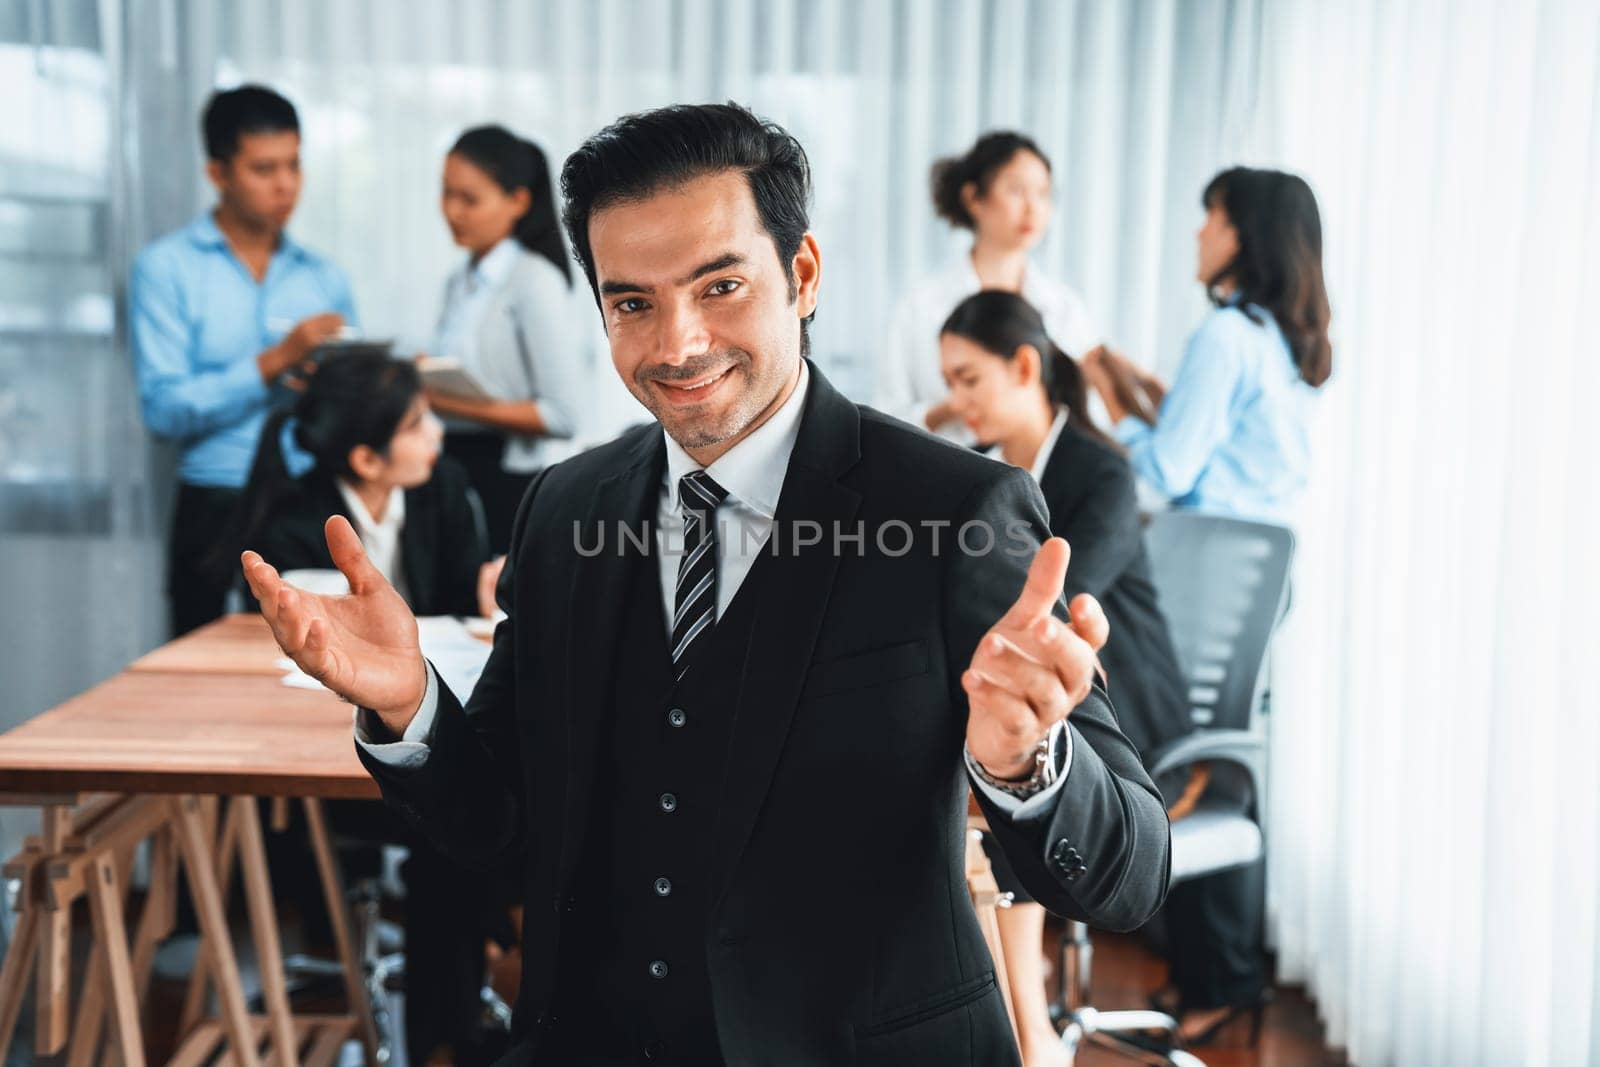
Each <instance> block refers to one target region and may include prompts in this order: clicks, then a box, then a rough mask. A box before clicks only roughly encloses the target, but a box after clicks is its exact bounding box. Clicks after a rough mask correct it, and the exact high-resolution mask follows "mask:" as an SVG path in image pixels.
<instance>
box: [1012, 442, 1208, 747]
mask: <svg viewBox="0 0 1600 1067" xmlns="http://www.w3.org/2000/svg"><path fill="white" fill-rule="evenodd" d="M1039 488H1040V490H1041V491H1042V492H1043V493H1044V502H1045V505H1046V507H1048V508H1049V509H1050V531H1051V532H1052V533H1054V534H1055V535H1056V536H1057V537H1064V538H1066V540H1067V543H1068V544H1069V545H1071V546H1072V564H1071V566H1070V567H1068V569H1067V586H1066V595H1067V599H1068V600H1070V599H1071V598H1073V597H1075V596H1077V595H1078V594H1079V593H1089V594H1091V595H1093V596H1094V598H1095V599H1096V600H1098V601H1100V606H1101V607H1102V608H1104V609H1105V613H1106V621H1107V622H1109V623H1110V624H1111V637H1110V639H1109V640H1108V641H1107V642H1106V647H1105V648H1104V649H1102V650H1101V653H1100V662H1101V663H1102V664H1103V665H1104V667H1105V669H1106V677H1107V688H1108V690H1109V692H1110V695H1111V700H1112V703H1113V704H1114V705H1115V706H1116V709H1117V722H1118V724H1119V725H1120V726H1121V727H1122V732H1123V733H1125V734H1126V735H1127V736H1128V740H1130V741H1132V742H1133V744H1134V747H1136V748H1138V749H1139V751H1140V752H1141V753H1144V754H1148V753H1150V752H1153V751H1155V750H1156V749H1157V748H1159V747H1160V746H1161V745H1162V744H1164V743H1166V742H1168V741H1171V740H1173V739H1175V738H1178V737H1182V736H1183V735H1184V734H1187V733H1189V732H1190V731H1191V730H1193V729H1194V725H1193V723H1192V721H1191V720H1190V718H1189V699H1188V687H1187V685H1186V683H1185V682H1184V679H1183V671H1182V669H1181V668H1180V667H1179V666H1178V656H1177V652H1176V651H1175V650H1174V649H1173V646H1172V635H1171V634H1170V633H1169V632H1168V630H1167V620H1166V616H1164V615H1162V613H1161V605H1160V602H1159V601H1158V600H1157V597H1156V587H1155V584H1154V583H1153V582H1152V581H1151V580H1150V561H1149V558H1148V557H1147V556H1146V554H1145V549H1144V532H1143V526H1142V524H1141V522H1140V518H1139V501H1138V495H1137V493H1136V491H1135V489H1134V482H1133V471H1132V470H1131V469H1130V468H1129V466H1128V461H1127V460H1126V459H1124V458H1123V457H1122V456H1121V455H1120V454H1119V453H1117V452H1116V451H1115V450H1114V449H1112V448H1111V446H1109V445H1107V444H1106V443H1104V442H1103V441H1098V440H1096V439H1094V438H1093V437H1090V436H1089V435H1088V434H1086V433H1084V432H1083V431H1082V430H1080V429H1078V428H1077V427H1076V426H1074V425H1073V424H1072V423H1070V422H1068V423H1067V424H1066V425H1065V426H1063V427H1062V429H1061V434H1060V436H1058V437H1057V438H1056V443H1055V447H1054V448H1053V449H1052V450H1051V452H1050V458H1049V459H1048V460H1046V461H1045V468H1044V472H1043V474H1042V475H1041V477H1040V479H1039Z"/></svg>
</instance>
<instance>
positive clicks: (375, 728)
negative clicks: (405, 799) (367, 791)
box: [356, 660, 439, 767]
mask: <svg viewBox="0 0 1600 1067" xmlns="http://www.w3.org/2000/svg"><path fill="white" fill-rule="evenodd" d="M423 662H424V663H427V661H426V660H424V661H423ZM427 667H428V687H427V689H425V690H423V693H422V703H421V704H420V705H419V706H418V707H417V713H416V714H415V715H413V716H411V722H410V724H409V725H408V726H406V732H405V733H403V734H401V735H400V740H398V741H379V740H376V738H379V737H382V736H384V735H385V734H387V733H388V731H387V730H385V729H384V728H383V724H382V723H380V722H379V721H378V717H377V716H376V715H374V714H373V713H372V709H371V708H357V709H356V744H358V745H360V746H361V747H362V748H364V749H366V750H367V752H368V754H370V755H371V756H372V758H373V759H376V760H379V761H380V762H383V763H387V764H389V765H390V766H392V767H415V766H417V765H418V764H420V763H423V762H424V761H426V760H427V758H428V745H429V744H430V743H431V742H432V741H433V722H434V719H436V718H437V717H438V714H439V679H438V676H437V675H435V674H434V673H433V664H431V663H427Z"/></svg>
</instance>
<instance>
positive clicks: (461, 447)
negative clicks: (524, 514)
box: [444, 431, 533, 556]
mask: <svg viewBox="0 0 1600 1067" xmlns="http://www.w3.org/2000/svg"><path fill="white" fill-rule="evenodd" d="M505 448H506V441H505V438H503V437H501V436H500V435H499V434H497V433H474V432H471V431H459V432H453V433H447V434H445V438H444V452H445V455H447V456H449V457H450V458H451V459H453V460H455V461H456V462H457V463H459V464H461V466H462V467H464V468H466V472H467V481H468V482H469V483H471V485H472V488H473V490H474V491H475V492H476V493H477V494H478V499H479V500H480V501H482V503H483V518H484V524H485V525H486V526H487V527H488V534H489V551H490V552H492V553H493V554H495V555H497V556H503V555H505V554H506V552H507V550H508V549H509V548H510V547H511V523H512V521H513V520H515V519H516V517H517V505H518V504H520V503H522V494H523V493H524V492H526V491H527V488H528V483H529V482H531V481H533V472H529V473H527V474H513V473H511V472H510V471H506V470H502V469H501V467H500V457H501V455H502V454H503V453H504V452H505Z"/></svg>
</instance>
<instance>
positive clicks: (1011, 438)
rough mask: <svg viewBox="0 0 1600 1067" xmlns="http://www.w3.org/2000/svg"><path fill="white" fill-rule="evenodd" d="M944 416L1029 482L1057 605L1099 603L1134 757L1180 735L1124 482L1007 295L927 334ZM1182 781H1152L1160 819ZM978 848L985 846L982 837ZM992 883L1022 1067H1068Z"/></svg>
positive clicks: (1071, 372)
mask: <svg viewBox="0 0 1600 1067" xmlns="http://www.w3.org/2000/svg"><path fill="white" fill-rule="evenodd" d="M939 347H940V353H941V363H942V369H943V373H944V380H945V384H946V386H947V387H948V388H949V391H950V394H949V401H948V403H949V406H950V410H951V411H952V412H953V413H954V415H955V417H956V418H958V419H960V420H961V422H962V423H963V424H964V425H965V426H966V428H967V429H968V430H970V431H971V433H972V434H973V436H974V438H975V439H976V440H977V441H978V442H979V443H980V444H983V445H989V446H992V447H991V448H990V454H991V455H994V456H995V457H996V458H998V459H1001V460H1003V461H1005V462H1007V463H1010V464H1012V465H1013V466H1017V467H1021V468H1023V469H1024V470H1027V471H1029V472H1031V473H1032V474H1033V477H1034V480H1035V481H1036V482H1037V483H1038V484H1039V488H1040V491H1041V492H1042V493H1043V495H1044V500H1045V504H1046V505H1047V506H1048V508H1049V514H1050V532H1051V534H1053V535H1054V536H1056V537H1063V538H1066V540H1067V543H1068V544H1069V545H1071V546H1072V562H1071V565H1070V566H1069V567H1068V568H1067V578H1066V585H1065V590H1064V591H1065V594H1066V597H1067V599H1068V600H1069V601H1070V600H1071V599H1072V598H1073V597H1076V596H1077V595H1078V594H1079V593H1089V594H1091V595H1092V596H1094V597H1095V598H1096V599H1097V600H1099V601H1100V606H1101V608H1102V609H1103V610H1104V611H1105V615H1106V621H1107V622H1109V623H1110V624H1111V636H1110V638H1109V639H1108V640H1107V642H1106V646H1105V647H1104V648H1103V649H1101V650H1100V661H1101V665H1102V666H1103V667H1104V669H1105V672H1106V678H1107V685H1106V688H1107V692H1108V693H1110V694H1111V698H1112V699H1113V700H1114V701H1115V702H1116V709H1117V722H1118V724H1119V725H1120V726H1121V727H1122V731H1123V733H1125V734H1126V735H1127V736H1128V740H1130V741H1132V742H1133V744H1134V746H1135V747H1136V748H1137V749H1138V750H1139V752H1140V753H1141V754H1148V753H1151V752H1154V751H1155V750H1156V749H1157V748H1158V747H1159V746H1160V745H1162V744H1164V743H1166V742H1168V741H1171V740H1173V739H1175V738H1177V737H1181V736H1183V735H1184V734H1186V733H1188V732H1189V731H1190V730H1192V729H1193V725H1192V723H1191V722H1190V720H1189V702H1188V698H1187V689H1186V683H1185V682H1184V679H1183V673H1182V671H1181V669H1180V668H1179V666H1178V658H1177V653H1176V652H1175V651H1174V649H1173V646H1172V637H1171V635H1170V634H1169V633H1168V632H1167V622H1166V619H1165V617H1164V616H1163V615H1162V613H1161V605H1160V604H1159V603H1158V602H1157V598H1156V590H1155V586H1154V585H1153V584H1152V583H1151V579H1150V564H1149V561H1148V559H1147V558H1146V556H1145V547H1144V539H1143V537H1142V534H1141V530H1140V519H1139V509H1138V503H1137V500H1136V498H1135V492H1134V481H1133V472H1132V471H1130V470H1129V469H1128V462H1127V460H1126V459H1124V458H1123V456H1122V453H1121V450H1120V449H1119V448H1117V446H1116V445H1115V444H1113V443H1112V441H1111V440H1110V438H1108V437H1107V436H1106V435H1105V433H1104V432H1103V431H1101V430H1100V429H1099V428H1098V427H1097V426H1095V425H1094V423H1093V421H1091V419H1090V417H1089V412H1088V407H1087V403H1086V390H1085V386H1084V381H1083V375H1082V374H1081V372H1080V371H1079V369H1078V366H1077V364H1075V363H1074V362H1073V360H1072V359H1071V357H1069V356H1068V355H1067V354H1066V353H1065V352H1064V351H1062V350H1061V349H1060V348H1059V347H1058V346H1057V345H1056V344H1055V342H1054V341H1052V340H1051V339H1050V336H1049V335H1048V334H1047V333H1046V331H1045V325H1044V320H1043V318H1042V317H1041V316H1040V314H1039V312H1038V311H1037V310H1035V309H1034V307H1033V306H1032V305H1031V304H1029V303H1028V302H1027V301H1026V300H1024V299H1023V298H1022V297H1021V296H1019V295H1017V294H1016V293H1011V292H1005V291H1001V290H985V291H983V292H979V293H975V294H973V295H972V296H969V297H967V298H966V299H965V300H963V301H962V302H961V303H960V304H958V305H957V306H956V309H955V311H953V312H952V313H951V314H950V316H949V317H948V318H947V319H946V320H945V323H944V326H943V328H942V330H941V331H940V338H939ZM1186 781H1187V778H1185V779H1183V780H1180V781H1176V782H1157V783H1156V786H1157V788H1159V789H1161V790H1162V795H1163V798H1164V799H1165V801H1166V804H1167V806H1168V807H1169V808H1170V807H1171V806H1172V804H1173V801H1174V799H1176V797H1177V796H1178V795H1180V794H1181V792H1182V788H1183V786H1184V784H1185V782H1186ZM984 840H985V844H986V845H987V843H988V836H987V835H985V838H984ZM988 852H989V856H990V862H991V864H992V865H993V867H994V871H995V880H996V881H997V882H998V883H999V886H1000V889H1001V890H1002V891H1006V892H1010V893H1012V894H1014V900H1015V903H1014V904H1013V906H1012V907H1010V908H1003V909H1001V910H1000V911H998V912H997V913H996V914H997V917H998V919H999V924H1000V938H1001V944H1002V948H1003V951H1004V953H1005V959H1006V969H1007V974H1006V977H1007V981H1008V984H1009V985H1010V987H1011V1000H1012V1005H1013V1007H1014V1008H1015V1011H1016V1016H1017V1029H1018V1033H1019V1036H1020V1038H1021V1044H1022V1059H1023V1063H1024V1065H1025V1067H1042V1065H1045V1064H1063V1065H1064V1064H1066V1063H1068V1062H1069V1060H1068V1055H1067V1052H1066V1050H1065V1049H1064V1048H1063V1047H1062V1045H1061V1043H1060V1041H1059V1040H1058V1038H1057V1035H1056V1031H1055V1027H1054V1025H1053V1024H1052V1022H1051V1020H1050V1011H1049V1006H1048V1004H1047V1002H1046V999H1045V988H1044V975H1043V973H1042V970H1041V967H1040V958H1041V957H1040V950H1041V944H1042V941H1043V936H1044V921H1045V913H1044V909H1043V908H1042V907H1040V906H1039V905H1038V904H1035V903H1033V902H1032V900H1031V899H1030V898H1029V897H1028V895H1027V893H1026V892H1025V891H1024V890H1023V888H1022V885H1021V883H1020V882H1019V881H1018V880H1017V878H1016V876H1015V875H1014V874H1013V873H1012V871H1011V868H1010V865H1009V864H1008V863H1007V862H1006V860H1005V857H1004V855H1003V854H1002V853H1001V852H1000V850H999V849H996V848H990V849H988Z"/></svg>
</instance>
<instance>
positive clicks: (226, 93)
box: [200, 85, 300, 163]
mask: <svg viewBox="0 0 1600 1067" xmlns="http://www.w3.org/2000/svg"><path fill="white" fill-rule="evenodd" d="M299 132H300V116H299V115H297V114H295V110H294V105H293V104H291V103H289V101H287V100H285V99H284V98H283V97H282V96H281V95H279V94H278V93H275V92H273V91H272V90H271V89H268V88H267V87H266V86H264V85H241V86H239V87H238V88H237V89H224V90H220V91H218V92H215V93H212V94H211V99H210V100H207V101H206V109H205V111H204V112H202V113H201V115H200V138H201V140H203V141H204V142H205V146H206V156H207V157H208V158H210V159H214V160H216V161H217V162H218V163H226V162H227V161H228V160H230V159H232V158H233V157H234V156H235V155H236V154H237V153H238V151H239V138H241V137H245V136H248V135H249V134H252V133H299Z"/></svg>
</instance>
